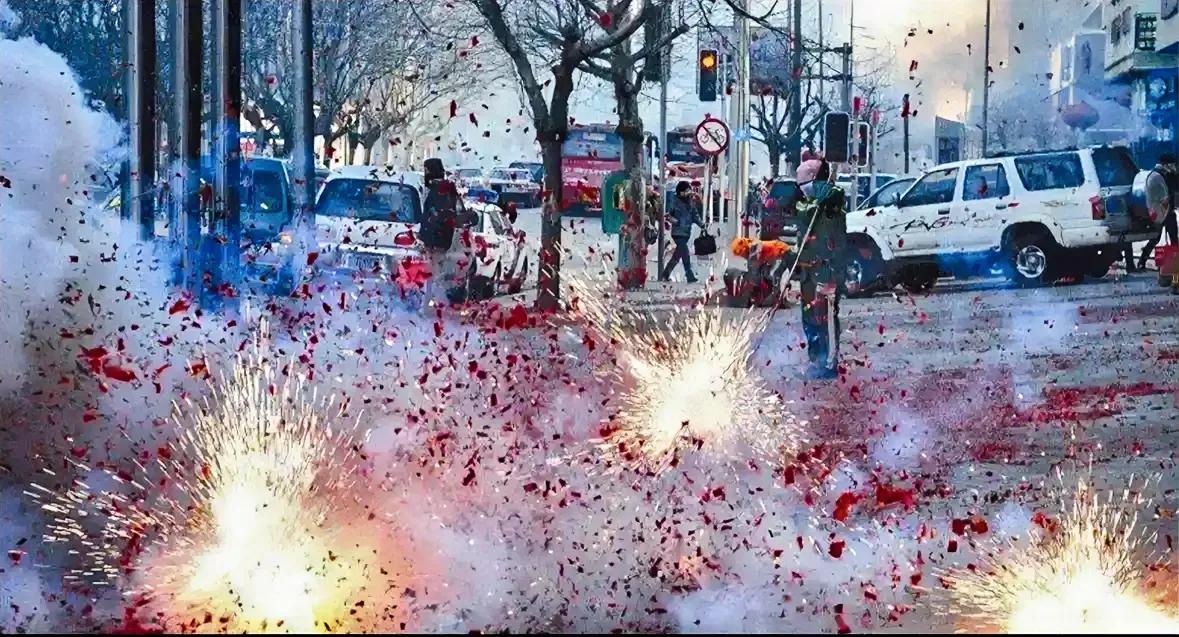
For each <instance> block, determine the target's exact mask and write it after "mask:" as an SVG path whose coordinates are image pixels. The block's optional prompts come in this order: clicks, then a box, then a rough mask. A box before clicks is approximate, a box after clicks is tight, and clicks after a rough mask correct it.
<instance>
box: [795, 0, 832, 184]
mask: <svg viewBox="0 0 1179 637" xmlns="http://www.w3.org/2000/svg"><path fill="white" fill-rule="evenodd" d="M820 12H821V10H820ZM791 17H792V18H793V19H794V29H793V31H794V33H793V36H794V37H793V38H792V40H793V45H794V46H793V47H792V48H791V52H790V68H791V76H792V77H794V78H796V79H795V82H794V90H793V91H792V92H791V93H790V139H789V143H787V144H786V165H787V172H793V171H795V170H797V169H798V158H799V157H800V156H801V155H802V130H800V129H801V127H802V83H803V82H804V80H803V79H802V0H794V8H793V15H792V16H791ZM820 29H821V27H820ZM822 48H823V45H822V44H820V45H819V49H820V50H822ZM820 55H822V54H821V53H820ZM822 73H823V70H822V68H821V67H820V69H819V74H820V75H822ZM821 81H822V80H820V82H821ZM820 86H821V84H820Z"/></svg>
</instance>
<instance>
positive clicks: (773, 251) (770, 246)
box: [730, 237, 790, 263]
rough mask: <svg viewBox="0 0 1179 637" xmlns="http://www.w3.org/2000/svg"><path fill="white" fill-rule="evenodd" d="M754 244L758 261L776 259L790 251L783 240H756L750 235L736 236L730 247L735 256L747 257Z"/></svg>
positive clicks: (763, 261)
mask: <svg viewBox="0 0 1179 637" xmlns="http://www.w3.org/2000/svg"><path fill="white" fill-rule="evenodd" d="M754 246H756V247H757V260H758V262H760V263H768V262H770V261H777V260H778V259H781V258H782V257H784V256H786V255H787V254H788V253H789V252H790V245H789V244H787V243H785V242H784V241H758V240H757V239H752V238H750V237H737V238H736V239H733V243H732V244H731V246H730V248H731V249H732V251H733V254H734V255H735V256H738V257H741V258H742V259H748V258H749V253H750V252H752V251H753V249H754Z"/></svg>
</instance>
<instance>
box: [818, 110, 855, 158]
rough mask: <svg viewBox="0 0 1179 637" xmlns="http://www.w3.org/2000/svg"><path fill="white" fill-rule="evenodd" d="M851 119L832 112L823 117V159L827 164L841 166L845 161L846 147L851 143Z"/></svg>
mask: <svg viewBox="0 0 1179 637" xmlns="http://www.w3.org/2000/svg"><path fill="white" fill-rule="evenodd" d="M850 135H851V117H850V116H849V115H848V114H847V113H843V112H838V111H832V112H830V113H827V114H826V115H825V116H824V117H823V142H824V143H825V144H826V146H827V147H826V148H824V149H823V157H824V159H826V160H827V161H829V162H832V163H836V164H842V163H844V162H846V161H847V151H848V145H849V142H850V141H851V140H850V139H849V136H850Z"/></svg>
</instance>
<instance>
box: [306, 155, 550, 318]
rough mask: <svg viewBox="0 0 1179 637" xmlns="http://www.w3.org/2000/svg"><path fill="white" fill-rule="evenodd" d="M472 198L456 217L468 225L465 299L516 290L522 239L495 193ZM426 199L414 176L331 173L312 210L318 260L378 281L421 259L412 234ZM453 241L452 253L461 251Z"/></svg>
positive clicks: (525, 262)
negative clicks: (469, 260)
mask: <svg viewBox="0 0 1179 637" xmlns="http://www.w3.org/2000/svg"><path fill="white" fill-rule="evenodd" d="M479 192H480V196H479V197H478V198H470V197H466V198H464V199H463V212H464V215H463V217H462V218H461V219H460V223H462V224H463V225H464V226H465V225H466V224H468V223H469V224H470V231H469V234H468V235H467V240H469V241H470V249H471V252H472V255H473V257H474V258H473V259H472V260H471V265H470V270H469V271H468V272H467V276H466V278H465V279H464V282H463V283H464V286H463V287H465V288H466V289H465V290H464V293H463V296H464V298H469V299H471V300H478V299H484V298H490V297H491V296H494V295H495V294H497V293H499V292H501V291H507V292H511V293H514V292H518V291H519V290H520V289H521V287H522V286H523V284H524V281H525V280H526V277H527V275H528V271H529V267H530V266H531V263H532V262H533V261H534V259H533V258H532V257H531V256H530V254H529V250H528V247H527V243H526V242H525V236H524V233H523V232H521V231H517V230H515V229H514V228H513V227H512V225H511V223H509V222H508V221H507V220H506V219H505V218H504V216H503V211H502V210H501V209H500V207H499V205H498V204H497V201H496V193H495V192H494V191H490V190H482V191H479ZM425 198H426V187H425V180H424V178H423V177H422V175H421V174H420V173H414V172H397V171H393V170H385V169H374V168H371V167H365V166H353V167H347V168H341V169H338V170H336V171H333V173H332V174H331V175H330V176H329V177H328V180H327V182H326V183H325V184H324V187H323V190H322V192H320V195H319V199H318V200H317V201H316V204H315V224H316V236H317V241H318V245H319V257H318V261H319V262H321V263H322V264H323V265H325V266H327V267H329V268H332V269H334V270H337V271H341V272H345V273H349V274H351V275H354V276H364V277H382V276H391V275H393V274H395V273H396V272H397V269H398V266H399V265H401V264H402V263H403V262H404V261H405V260H406V259H409V260H422V259H424V258H425V248H424V246H423V245H422V243H421V241H420V240H419V236H420V232H421V221H422V215H423V209H422V206H423V203H424V202H425ZM459 236H460V238H457V239H456V242H455V248H454V249H456V250H458V249H462V247H460V245H461V244H460V242H461V241H462V240H463V239H462V238H461V237H462V235H461V234H460V235H459Z"/></svg>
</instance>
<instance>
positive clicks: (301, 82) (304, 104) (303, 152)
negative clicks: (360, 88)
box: [284, 0, 315, 276]
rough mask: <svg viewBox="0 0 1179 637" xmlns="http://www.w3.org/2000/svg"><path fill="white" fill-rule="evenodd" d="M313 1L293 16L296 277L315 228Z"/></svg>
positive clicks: (298, 2) (303, 0)
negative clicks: (297, 269)
mask: <svg viewBox="0 0 1179 637" xmlns="http://www.w3.org/2000/svg"><path fill="white" fill-rule="evenodd" d="M311 16H312V6H311V0H295V6H294V14H293V15H292V16H291V50H292V51H293V52H294V57H295V69H294V70H295V73H294V75H295V104H294V106H295V126H294V134H293V135H292V137H293V140H294V143H293V144H292V145H291V168H292V169H293V170H292V171H291V172H292V174H291V178H292V180H293V182H294V184H295V207H296V211H297V212H296V216H295V223H294V228H293V230H294V234H295V246H296V248H297V249H296V250H295V251H294V255H293V256H292V262H291V263H287V264H284V267H286V268H288V269H289V272H290V274H291V275H292V276H293V275H294V272H295V270H296V268H301V267H303V266H302V264H303V263H305V262H306V258H307V257H306V255H307V253H308V252H310V251H311V247H310V246H311V241H312V239H313V238H314V236H313V232H314V228H315V220H314V214H315V211H314V207H315V115H314V113H313V112H312V106H313V100H314V96H313V94H312V82H311V80H312V53H313V52H312V39H311Z"/></svg>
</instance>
